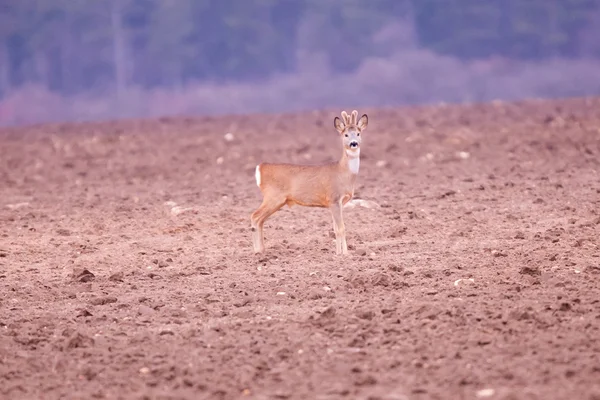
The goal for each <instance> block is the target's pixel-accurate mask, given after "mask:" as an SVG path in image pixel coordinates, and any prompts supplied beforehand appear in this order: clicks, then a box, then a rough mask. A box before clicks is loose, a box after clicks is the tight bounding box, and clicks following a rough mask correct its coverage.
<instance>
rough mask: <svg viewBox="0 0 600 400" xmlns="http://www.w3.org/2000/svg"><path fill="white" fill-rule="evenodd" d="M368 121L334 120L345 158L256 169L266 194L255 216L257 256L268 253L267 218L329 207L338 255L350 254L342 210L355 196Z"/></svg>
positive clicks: (353, 118)
mask: <svg viewBox="0 0 600 400" xmlns="http://www.w3.org/2000/svg"><path fill="white" fill-rule="evenodd" d="M368 122H369V119H368V117H367V115H366V114H363V116H362V117H360V119H358V111H356V110H354V111H352V113H351V115H348V114H347V113H346V112H345V111H342V120H340V119H339V118H338V117H335V118H334V120H333V125H334V127H335V129H336V130H337V131H338V132H339V134H340V138H341V140H342V147H343V152H342V157H341V158H340V160H339V161H338V162H333V163H329V164H324V165H293V164H268V163H262V164H259V165H257V166H256V174H255V176H256V184H257V185H258V187H259V188H260V191H261V192H262V195H263V201H262V204H261V205H260V207H259V208H258V209H257V210H256V211H254V212H253V213H252V216H251V222H252V242H253V245H254V252H255V253H262V252H263V251H264V250H265V244H264V231H263V226H264V223H265V221H266V220H267V218H269V217H270V216H271V215H272V214H273V213H275V212H276V211H278V210H279V209H280V208H281V207H283V206H284V205H286V204H287V205H288V206H289V207H292V206H293V205H294V204H298V205H301V206H306V207H322V208H329V210H330V211H331V214H332V216H333V230H334V231H335V241H336V254H348V245H347V244H346V228H345V226H344V219H343V216H342V207H343V206H344V204H346V203H347V202H348V201H350V199H351V198H352V196H354V183H355V181H356V176H357V175H358V167H359V164H360V144H361V135H360V134H361V133H362V131H364V130H365V129H366V127H367V124H368Z"/></svg>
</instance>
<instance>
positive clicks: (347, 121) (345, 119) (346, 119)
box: [342, 111, 350, 126]
mask: <svg viewBox="0 0 600 400" xmlns="http://www.w3.org/2000/svg"><path fill="white" fill-rule="evenodd" d="M342 121H343V122H344V125H346V126H348V125H349V124H350V116H349V115H348V113H346V111H342Z"/></svg>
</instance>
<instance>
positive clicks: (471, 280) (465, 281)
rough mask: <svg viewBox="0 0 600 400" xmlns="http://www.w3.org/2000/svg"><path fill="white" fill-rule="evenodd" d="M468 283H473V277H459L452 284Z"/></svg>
mask: <svg viewBox="0 0 600 400" xmlns="http://www.w3.org/2000/svg"><path fill="white" fill-rule="evenodd" d="M470 283H475V279H473V278H469V279H462V278H461V279H457V280H455V281H454V286H458V285H464V284H470Z"/></svg>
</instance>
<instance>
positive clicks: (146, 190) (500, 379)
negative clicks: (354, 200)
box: [0, 99, 600, 400]
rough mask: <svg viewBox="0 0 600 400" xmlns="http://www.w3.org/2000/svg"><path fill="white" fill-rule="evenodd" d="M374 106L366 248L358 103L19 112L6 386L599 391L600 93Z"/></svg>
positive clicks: (12, 142)
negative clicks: (124, 115)
mask: <svg viewBox="0 0 600 400" xmlns="http://www.w3.org/2000/svg"><path fill="white" fill-rule="evenodd" d="M348 111H349V110H348ZM359 111H360V112H367V113H368V114H369V116H370V125H369V128H368V130H367V131H366V132H365V135H364V140H363V150H362V155H363V159H362V163H361V171H360V176H359V181H358V187H357V191H356V195H357V196H358V197H360V198H363V199H367V200H372V201H374V202H376V203H378V204H380V205H381V208H374V209H369V208H363V207H355V208H348V209H346V210H345V218H346V226H347V230H348V244H349V245H350V247H351V250H350V253H351V254H350V255H349V256H348V257H345V258H343V257H339V256H336V255H335V254H334V253H335V244H334V239H333V237H332V234H333V232H332V223H331V216H330V214H329V213H328V211H326V210H323V209H309V208H302V207H293V208H291V209H288V208H284V209H283V210H282V211H280V212H278V213H277V214H275V215H274V216H273V217H272V219H270V220H269V221H268V222H267V224H266V235H267V236H266V245H267V253H266V254H265V255H261V256H257V255H254V254H253V253H252V248H251V238H250V230H249V228H250V226H249V224H250V219H249V216H250V213H251V212H252V211H253V209H254V208H256V207H257V206H258V205H259V204H260V193H259V190H258V188H257V187H256V185H255V182H254V166H255V165H256V163H257V162H258V161H292V162H298V163H314V162H323V161H328V160H331V159H333V158H335V157H337V156H338V155H339V153H340V149H339V147H338V146H339V143H338V138H337V137H336V135H337V134H336V132H335V130H334V129H333V118H334V116H336V115H338V112H339V110H335V112H316V113H306V114H302V115H278V116H249V117H235V118H198V119H185V118H177V119H163V120H159V121H124V122H111V123H89V124H68V125H43V126H35V127H29V128H20V129H5V130H3V131H1V132H0V149H1V153H0V185H1V186H0V188H1V194H2V196H1V197H0V396H1V398H5V399H41V398H43V399H58V398H64V399H90V398H92V399H93V398H107V399H116V398H123V399H125V398H126V399H240V398H248V399H344V398H347V399H372V400H374V399H382V400H383V399H386V400H393V399H396V400H401V399H475V398H490V399H599V398H600V339H599V335H600V329H599V328H600V283H599V282H600V251H599V249H598V246H599V245H600V238H599V235H600V207H599V206H600V180H599V175H598V168H599V166H600V99H587V100H586V99H575V100H568V101H567V100H562V101H553V102H541V101H532V102H523V103H518V104H516V103H515V104H502V103H499V104H490V105H476V106H451V107H450V106H448V107H423V108H404V109H389V110H384V109H378V110H376V109H362V110H359ZM227 132H231V133H233V135H234V140H233V141H231V142H229V141H226V140H224V134H225V133H227ZM460 152H464V153H460ZM220 157H222V159H219V158H220ZM218 159H219V162H218V161H217V160H218ZM379 161H385V162H387V164H385V165H382V163H380V162H379ZM378 162H379V163H378ZM168 202H174V203H176V206H175V205H174V204H173V203H168ZM177 207H182V208H177ZM188 208H191V209H188ZM178 211H183V212H181V213H179V214H178V213H177V212H178ZM86 271H89V272H86ZM469 278H472V280H473V281H470V280H468V279H469ZM459 279H463V281H459V282H458V284H457V285H455V281H457V280H459ZM282 293H284V294H282Z"/></svg>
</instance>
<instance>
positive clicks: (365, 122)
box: [356, 114, 369, 131]
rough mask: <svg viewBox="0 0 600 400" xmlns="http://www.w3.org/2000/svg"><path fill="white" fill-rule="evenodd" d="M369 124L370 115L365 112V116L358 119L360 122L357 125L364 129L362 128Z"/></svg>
mask: <svg viewBox="0 0 600 400" xmlns="http://www.w3.org/2000/svg"><path fill="white" fill-rule="evenodd" d="M368 124H369V117H367V114H363V116H362V117H360V119H359V120H358V124H356V125H357V126H358V127H359V128H360V130H361V131H362V130H364V129H366V127H367V125H368Z"/></svg>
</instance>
